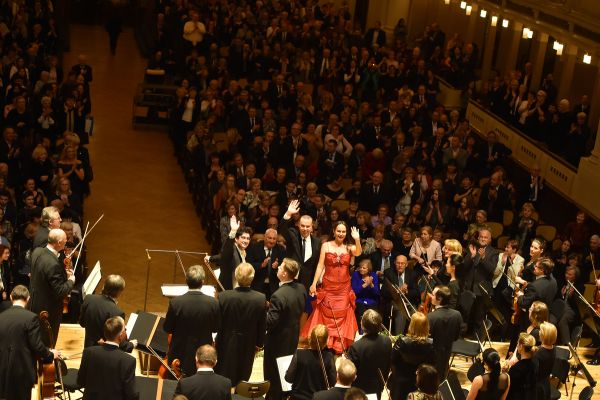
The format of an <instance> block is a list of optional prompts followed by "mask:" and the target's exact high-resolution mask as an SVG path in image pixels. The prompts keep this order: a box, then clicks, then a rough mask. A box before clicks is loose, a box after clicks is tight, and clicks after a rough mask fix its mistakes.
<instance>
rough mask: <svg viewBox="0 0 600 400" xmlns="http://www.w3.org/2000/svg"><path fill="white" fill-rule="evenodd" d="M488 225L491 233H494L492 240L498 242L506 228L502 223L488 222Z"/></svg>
mask: <svg viewBox="0 0 600 400" xmlns="http://www.w3.org/2000/svg"><path fill="white" fill-rule="evenodd" d="M486 225H487V226H488V227H489V228H490V231H491V232H492V239H494V240H496V239H498V238H499V237H500V235H502V232H504V226H502V224H501V223H500V222H490V221H488V222H486Z"/></svg>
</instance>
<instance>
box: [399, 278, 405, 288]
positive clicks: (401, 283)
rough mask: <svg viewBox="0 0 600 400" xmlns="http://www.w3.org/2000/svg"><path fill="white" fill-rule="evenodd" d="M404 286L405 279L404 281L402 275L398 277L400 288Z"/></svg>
mask: <svg viewBox="0 0 600 400" xmlns="http://www.w3.org/2000/svg"><path fill="white" fill-rule="evenodd" d="M402 285H404V279H402V275H398V287H400V288H401V287H402Z"/></svg>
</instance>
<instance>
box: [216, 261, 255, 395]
mask: <svg viewBox="0 0 600 400" xmlns="http://www.w3.org/2000/svg"><path fill="white" fill-rule="evenodd" d="M235 276H236V280H237V282H238V284H239V286H238V287H237V288H235V289H233V290H226V291H224V292H221V293H219V309H220V311H221V327H220V329H219V333H218V335H217V339H216V347H217V351H218V353H219V354H220V355H221V357H220V362H219V363H218V364H217V367H216V372H217V373H218V374H220V375H223V376H225V377H227V378H229V379H230V380H231V382H232V383H233V385H234V386H235V385H237V384H238V383H239V382H240V381H242V380H244V381H247V380H248V379H249V378H250V374H251V373H252V364H253V363H254V353H255V352H256V349H257V348H260V347H262V346H263V344H264V340H265V323H266V314H265V309H266V301H267V300H266V298H265V295H264V294H262V293H259V292H257V291H255V290H252V289H250V283H251V282H252V278H253V277H254V276H255V275H254V268H253V267H252V265H250V264H248V263H242V264H240V265H238V267H237V268H236V269H235Z"/></svg>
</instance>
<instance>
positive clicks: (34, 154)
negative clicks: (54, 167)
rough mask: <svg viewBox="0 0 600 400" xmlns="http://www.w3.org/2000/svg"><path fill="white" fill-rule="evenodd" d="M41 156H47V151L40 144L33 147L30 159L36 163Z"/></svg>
mask: <svg viewBox="0 0 600 400" xmlns="http://www.w3.org/2000/svg"><path fill="white" fill-rule="evenodd" d="M42 154H45V155H46V156H47V155H48V150H46V148H45V147H44V146H42V145H41V144H38V145H37V146H35V149H33V152H32V153H31V158H32V159H33V160H34V161H38V160H39V159H40V158H41V157H42Z"/></svg>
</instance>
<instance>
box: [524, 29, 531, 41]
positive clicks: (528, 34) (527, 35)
mask: <svg viewBox="0 0 600 400" xmlns="http://www.w3.org/2000/svg"><path fill="white" fill-rule="evenodd" d="M532 37H533V31H532V30H531V29H529V28H524V29H523V39H531V38H532Z"/></svg>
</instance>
